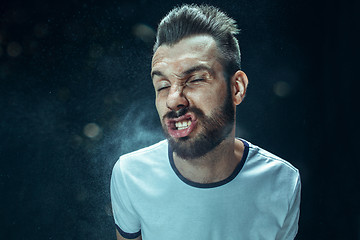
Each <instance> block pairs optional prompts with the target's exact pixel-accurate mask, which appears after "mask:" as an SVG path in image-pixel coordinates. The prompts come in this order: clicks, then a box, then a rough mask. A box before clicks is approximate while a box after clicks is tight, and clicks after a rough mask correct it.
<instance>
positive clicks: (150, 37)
mask: <svg viewBox="0 0 360 240" xmlns="http://www.w3.org/2000/svg"><path fill="white" fill-rule="evenodd" d="M133 34H134V35H135V36H136V37H138V38H140V39H141V40H142V41H144V42H147V43H152V42H153V41H154V38H155V31H154V29H152V28H151V27H149V26H147V25H145V24H141V23H140V24H136V25H135V26H134V27H133Z"/></svg>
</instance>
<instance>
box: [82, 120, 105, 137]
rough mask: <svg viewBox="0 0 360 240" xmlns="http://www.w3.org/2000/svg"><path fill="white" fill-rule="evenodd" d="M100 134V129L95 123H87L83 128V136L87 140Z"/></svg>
mask: <svg viewBox="0 0 360 240" xmlns="http://www.w3.org/2000/svg"><path fill="white" fill-rule="evenodd" d="M100 133H101V129H100V127H99V125H97V124H96V123H88V124H86V125H85V127H84V135H85V136H87V137H88V138H96V137H98V136H99V134H100Z"/></svg>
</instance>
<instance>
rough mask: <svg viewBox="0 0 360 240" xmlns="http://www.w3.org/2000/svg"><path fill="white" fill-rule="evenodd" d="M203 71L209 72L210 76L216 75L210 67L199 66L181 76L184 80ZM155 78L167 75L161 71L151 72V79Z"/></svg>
mask: <svg viewBox="0 0 360 240" xmlns="http://www.w3.org/2000/svg"><path fill="white" fill-rule="evenodd" d="M203 70H205V71H207V72H209V73H210V75H212V76H213V75H214V70H213V69H211V68H210V67H208V66H206V65H204V64H199V65H196V66H193V67H191V68H189V69H187V70H186V71H184V72H182V73H181V74H180V76H181V77H182V78H183V77H185V76H187V75H190V74H192V73H194V72H197V71H203ZM154 76H159V77H164V76H165V74H163V73H162V72H161V71H159V70H155V71H152V72H151V78H154Z"/></svg>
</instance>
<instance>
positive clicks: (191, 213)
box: [111, 139, 301, 240]
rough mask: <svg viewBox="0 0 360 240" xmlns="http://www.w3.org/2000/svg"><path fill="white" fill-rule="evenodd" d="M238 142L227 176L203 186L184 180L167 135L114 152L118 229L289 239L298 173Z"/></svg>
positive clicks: (154, 234)
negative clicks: (239, 152)
mask: <svg viewBox="0 0 360 240" xmlns="http://www.w3.org/2000/svg"><path fill="white" fill-rule="evenodd" d="M241 140H242V139H241ZM242 141H243V143H244V145H245V150H244V154H243V158H242V160H241V162H240V163H239V165H238V166H237V167H236V169H235V170H234V172H233V173H232V175H231V176H230V177H228V178H227V179H225V180H223V181H220V182H217V183H210V184H200V183H195V182H191V181H189V180H187V179H186V178H184V177H183V176H182V175H181V173H180V172H179V171H178V170H177V169H176V167H175V164H174V161H173V157H172V151H171V149H170V148H169V147H168V142H167V141H166V140H163V141H161V142H159V143H157V144H155V145H152V146H150V147H147V148H143V149H140V150H138V151H135V152H132V153H129V154H126V155H123V156H121V157H120V159H119V160H118V161H117V162H116V164H115V166H114V169H113V173H112V177H111V201H112V208H113V215H114V219H115V224H116V227H117V229H118V231H119V233H120V234H121V235H122V236H123V237H125V238H130V239H131V238H136V237H138V236H139V235H140V234H141V235H142V238H143V240H162V239H164V240H169V239H171V240H177V239H179V240H192V239H194V240H201V239H206V240H230V239H231V240H235V239H236V240H238V239H245V240H249V239H251V240H256V239H294V238H295V235H296V233H297V230H298V220H299V205H300V188H301V183H300V175H299V171H298V170H297V169H296V168H295V167H293V166H292V165H291V164H290V163H288V162H286V161H284V160H282V159H281V158H279V157H277V156H275V155H273V154H271V153H269V152H267V151H265V150H263V149H261V148H259V147H257V146H255V145H252V144H251V143H249V142H247V141H245V140H242Z"/></svg>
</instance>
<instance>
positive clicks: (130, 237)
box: [115, 224, 141, 239]
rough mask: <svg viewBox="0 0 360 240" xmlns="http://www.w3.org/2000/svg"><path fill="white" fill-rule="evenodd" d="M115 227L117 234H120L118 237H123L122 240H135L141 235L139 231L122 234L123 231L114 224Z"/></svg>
mask: <svg viewBox="0 0 360 240" xmlns="http://www.w3.org/2000/svg"><path fill="white" fill-rule="evenodd" d="M115 226H116V229H117V230H118V232H119V233H120V235H121V236H123V237H124V238H127V239H135V238H137V237H139V236H140V235H141V230H139V231H138V232H136V233H127V232H124V231H123V230H121V228H120V227H119V226H118V225H116V224H115Z"/></svg>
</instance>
